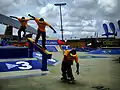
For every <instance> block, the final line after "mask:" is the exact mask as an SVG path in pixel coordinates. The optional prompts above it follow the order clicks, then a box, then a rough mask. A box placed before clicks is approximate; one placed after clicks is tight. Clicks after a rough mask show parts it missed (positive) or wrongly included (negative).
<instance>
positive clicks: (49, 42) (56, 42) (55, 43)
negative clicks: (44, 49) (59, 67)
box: [38, 40, 58, 45]
mask: <svg viewBox="0 0 120 90" xmlns="http://www.w3.org/2000/svg"><path fill="white" fill-rule="evenodd" d="M38 43H39V44H40V45H41V44H42V40H39V41H38ZM46 45H58V41H57V40H46Z"/></svg>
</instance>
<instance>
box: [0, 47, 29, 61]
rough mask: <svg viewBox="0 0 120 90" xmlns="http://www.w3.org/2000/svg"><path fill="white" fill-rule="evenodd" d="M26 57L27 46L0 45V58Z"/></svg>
mask: <svg viewBox="0 0 120 90" xmlns="http://www.w3.org/2000/svg"><path fill="white" fill-rule="evenodd" d="M6 58H28V48H27V47H15V46H0V59H6Z"/></svg>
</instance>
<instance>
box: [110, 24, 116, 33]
mask: <svg viewBox="0 0 120 90" xmlns="http://www.w3.org/2000/svg"><path fill="white" fill-rule="evenodd" d="M109 26H110V29H111V30H112V32H113V33H115V25H114V24H113V23H112V22H110V23H109Z"/></svg>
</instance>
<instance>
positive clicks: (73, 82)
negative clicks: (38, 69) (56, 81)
mask: <svg viewBox="0 0 120 90" xmlns="http://www.w3.org/2000/svg"><path fill="white" fill-rule="evenodd" d="M61 81H62V82H64V83H68V84H75V80H69V79H63V78H61Z"/></svg>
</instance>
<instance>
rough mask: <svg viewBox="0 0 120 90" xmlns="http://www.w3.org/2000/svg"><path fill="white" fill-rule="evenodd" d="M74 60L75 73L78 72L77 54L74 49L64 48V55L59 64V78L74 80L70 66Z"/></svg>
mask: <svg viewBox="0 0 120 90" xmlns="http://www.w3.org/2000/svg"><path fill="white" fill-rule="evenodd" d="M74 60H75V62H76V68H77V69H76V73H77V74H79V61H78V55H77V53H76V50H75V49H72V50H66V51H65V52H64V57H63V61H62V65H61V71H62V78H61V80H67V81H69V82H73V81H74V76H73V73H72V68H71V66H72V65H73V61H74Z"/></svg>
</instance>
